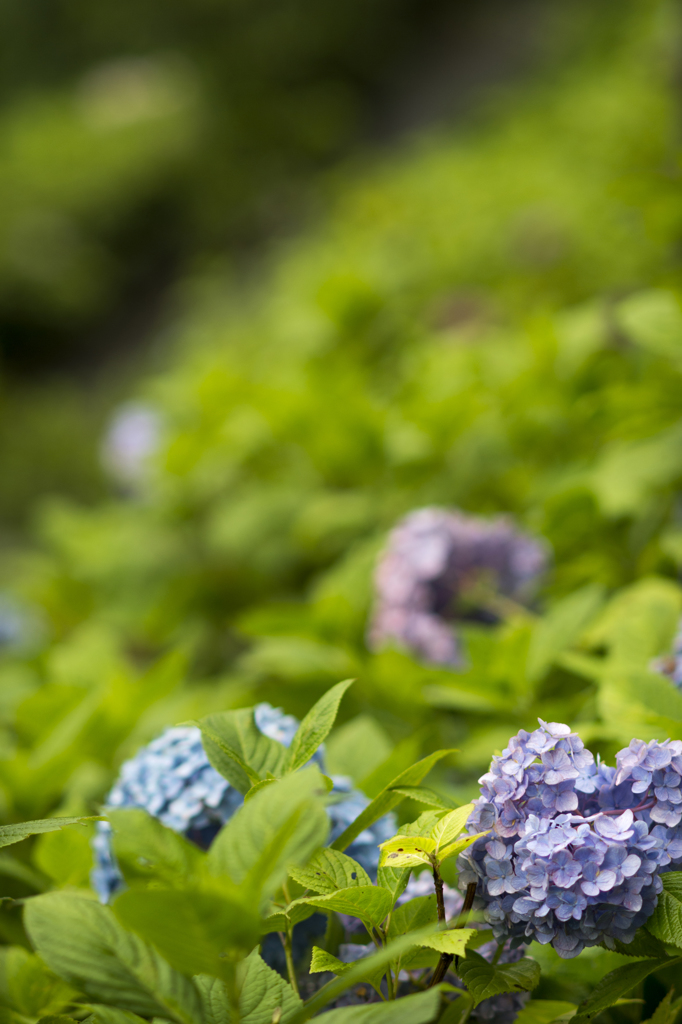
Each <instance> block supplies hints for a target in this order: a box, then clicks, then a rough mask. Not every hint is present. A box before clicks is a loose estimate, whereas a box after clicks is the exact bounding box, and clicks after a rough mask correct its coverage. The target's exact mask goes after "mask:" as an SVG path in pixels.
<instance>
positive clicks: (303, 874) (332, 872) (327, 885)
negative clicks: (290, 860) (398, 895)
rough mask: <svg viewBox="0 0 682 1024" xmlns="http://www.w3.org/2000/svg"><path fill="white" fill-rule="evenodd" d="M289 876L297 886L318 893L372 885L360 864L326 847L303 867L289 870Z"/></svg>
mask: <svg viewBox="0 0 682 1024" xmlns="http://www.w3.org/2000/svg"><path fill="white" fill-rule="evenodd" d="M289 874H290V875H291V877H292V878H293V879H294V881H296V882H298V884H299V885H302V886H304V888H306V889H312V891H313V892H319V893H326V892H336V890H337V889H348V888H350V887H351V886H353V885H365V886H367V885H371V884H372V879H371V878H370V877H369V875H368V874H367V872H366V871H365V869H364V868H363V867H362V865H361V864H358V862H357V861H356V860H353V858H352V857H347V856H346V854H345V853H340V852H339V850H330V849H329V848H328V847H325V848H324V849H322V850H318V851H317V853H316V854H315V856H314V857H313V858H312V860H311V861H310V862H309V863H308V864H306V866H305V867H292V868H289Z"/></svg>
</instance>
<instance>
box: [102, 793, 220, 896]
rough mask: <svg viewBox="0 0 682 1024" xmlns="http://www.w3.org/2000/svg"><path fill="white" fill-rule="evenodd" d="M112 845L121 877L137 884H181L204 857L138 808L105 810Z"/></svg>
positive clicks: (188, 843) (192, 845) (200, 864)
mask: <svg viewBox="0 0 682 1024" xmlns="http://www.w3.org/2000/svg"><path fill="white" fill-rule="evenodd" d="M107 818H108V819H109V821H110V822H111V826H112V828H113V837H112V845H113V848H114V853H115V855H116V860H117V861H118V865H119V867H120V869H121V872H122V874H123V877H124V878H125V880H126V882H128V884H129V885H133V884H135V883H136V882H148V881H154V882H166V883H168V884H173V883H174V882H176V881H177V882H182V881H184V880H187V879H191V878H192V877H193V876H195V875H196V874H197V872H199V871H200V869H201V866H202V862H203V861H205V860H206V855H205V854H204V853H203V852H202V851H201V850H200V849H199V848H198V847H197V846H195V845H194V844H193V843H190V842H189V841H188V840H187V839H185V838H184V837H183V836H180V835H178V834H177V832H174V831H173V830H172V829H170V828H166V826H165V825H162V824H161V822H160V821H158V820H157V819H156V818H153V817H152V816H151V815H150V814H147V812H146V811H143V810H139V809H137V808H126V809H121V810H113V809H110V810H107Z"/></svg>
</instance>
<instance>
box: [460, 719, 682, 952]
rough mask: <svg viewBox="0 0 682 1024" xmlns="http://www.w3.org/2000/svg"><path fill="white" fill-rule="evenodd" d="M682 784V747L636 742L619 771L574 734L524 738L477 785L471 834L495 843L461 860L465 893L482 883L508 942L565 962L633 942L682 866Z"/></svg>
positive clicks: (483, 897) (545, 728)
mask: <svg viewBox="0 0 682 1024" xmlns="http://www.w3.org/2000/svg"><path fill="white" fill-rule="evenodd" d="M681 778H682V742H680V741H673V742H671V741H666V742H665V743H659V742H657V741H656V740H652V741H651V743H643V742H642V741H641V740H632V742H631V743H630V745H629V747H627V748H626V749H624V750H621V751H620V752H619V753H618V755H617V767H616V768H611V767H608V766H606V765H603V764H600V763H599V762H598V761H595V759H594V757H593V755H592V754H591V753H590V752H589V751H588V750H586V749H585V747H584V745H583V743H582V740H581V739H580V738H579V737H578V736H577V735H576V734H575V733H572V732H571V730H570V729H569V727H568V726H566V725H560V724H557V723H553V722H552V723H549V724H547V723H545V722H542V721H540V728H539V729H536V730H535V732H533V733H528V732H526V731H525V730H521V731H520V732H519V733H518V735H517V736H515V737H513V738H512V739H511V740H510V742H509V746H508V747H507V748H506V749H505V750H504V751H503V752H502V754H501V756H498V757H494V758H493V761H492V764H491V766H490V771H489V772H487V773H486V774H485V775H484V776H482V778H481V779H480V780H479V781H480V783H481V796H480V797H479V799H478V800H477V801H476V805H475V808H474V811H473V812H472V815H471V817H470V819H469V822H468V828H469V830H470V831H471V832H472V833H473V832H478V831H482V830H483V829H491V828H492V831H491V832H490V833H489V835H487V836H486V837H483V838H482V839H480V840H478V842H476V843H475V844H474V845H473V846H472V847H471V848H470V849H469V850H468V851H466V852H465V853H464V854H462V855H461V856H460V858H459V861H458V866H459V869H460V876H459V877H460V884H461V885H462V886H466V885H468V884H469V883H471V882H476V883H477V886H478V888H477V900H478V905H479V906H483V908H484V910H485V914H486V917H487V920H488V921H489V922H490V924H491V925H492V928H493V932H494V934H495V937H496V938H497V939H498V940H502V939H511V940H512V941H513V944H515V945H516V944H520V943H523V942H530V941H531V940H533V939H535V940H537V941H538V942H541V943H548V942H550V943H551V944H552V945H553V947H554V948H555V949H556V951H557V952H558V953H559V955H560V956H562V957H565V958H569V957H574V956H577V955H578V953H580V952H581V951H582V950H583V949H584V948H585V946H593V945H596V944H598V943H600V942H606V944H607V945H609V944H610V945H611V946H613V939H620V940H621V941H622V942H626V943H627V942H630V941H631V940H632V938H633V936H634V934H635V931H636V930H637V928H639V927H640V925H642V924H644V922H645V921H646V920H647V918H648V917H649V916H650V915H651V914H652V913H653V911H654V908H655V906H656V902H657V898H658V894H659V893H660V891H661V889H662V884H661V879H660V874H661V872H662V871H665V870H669V869H670V865H671V864H672V863H673V862H675V861H679V860H680V859H682V829H681V828H680V820H681V819H682V792H681V791H680V781H681Z"/></svg>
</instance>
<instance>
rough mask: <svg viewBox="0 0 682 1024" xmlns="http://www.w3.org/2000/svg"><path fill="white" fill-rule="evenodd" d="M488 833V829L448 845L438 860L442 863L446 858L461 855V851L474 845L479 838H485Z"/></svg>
mask: <svg viewBox="0 0 682 1024" xmlns="http://www.w3.org/2000/svg"><path fill="white" fill-rule="evenodd" d="M489 831H490V829H488V831H487V832H477V833H476V835H473V836H464V838H463V839H458V840H457V841H456V842H455V843H450V845H449V846H446V847H445V849H444V850H441V851H440V853H439V854H438V859H439V860H440V861H444V860H447V859H448V857H454V856H455V855H456V854H458V853H461V852H462V850H466V849H467V847H469V846H471V844H472V843H475V842H476V840H477V839H480V838H481V836H487V835H488V832H489Z"/></svg>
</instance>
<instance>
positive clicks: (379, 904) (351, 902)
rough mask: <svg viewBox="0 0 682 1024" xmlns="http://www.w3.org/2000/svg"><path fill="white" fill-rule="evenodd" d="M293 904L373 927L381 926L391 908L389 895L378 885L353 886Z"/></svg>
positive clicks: (391, 902) (295, 901) (296, 901)
mask: <svg viewBox="0 0 682 1024" xmlns="http://www.w3.org/2000/svg"><path fill="white" fill-rule="evenodd" d="M294 903H296V904H299V903H305V904H307V905H308V906H311V907H317V908H318V910H334V911H336V913H337V914H348V915H349V916H350V917H358V918H360V920H362V921H367V922H369V924H371V925H374V926H376V925H380V924H381V922H382V921H383V920H384V918H385V917H386V915H387V914H388V913H389V912H390V910H391V907H392V906H393V900H392V899H391V894H390V893H389V892H387V890H386V889H381V888H380V887H379V886H378V885H358V886H353V888H350V889H339V890H338V892H333V893H328V894H326V895H324V896H308V897H306V898H305V899H300V900H294Z"/></svg>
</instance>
